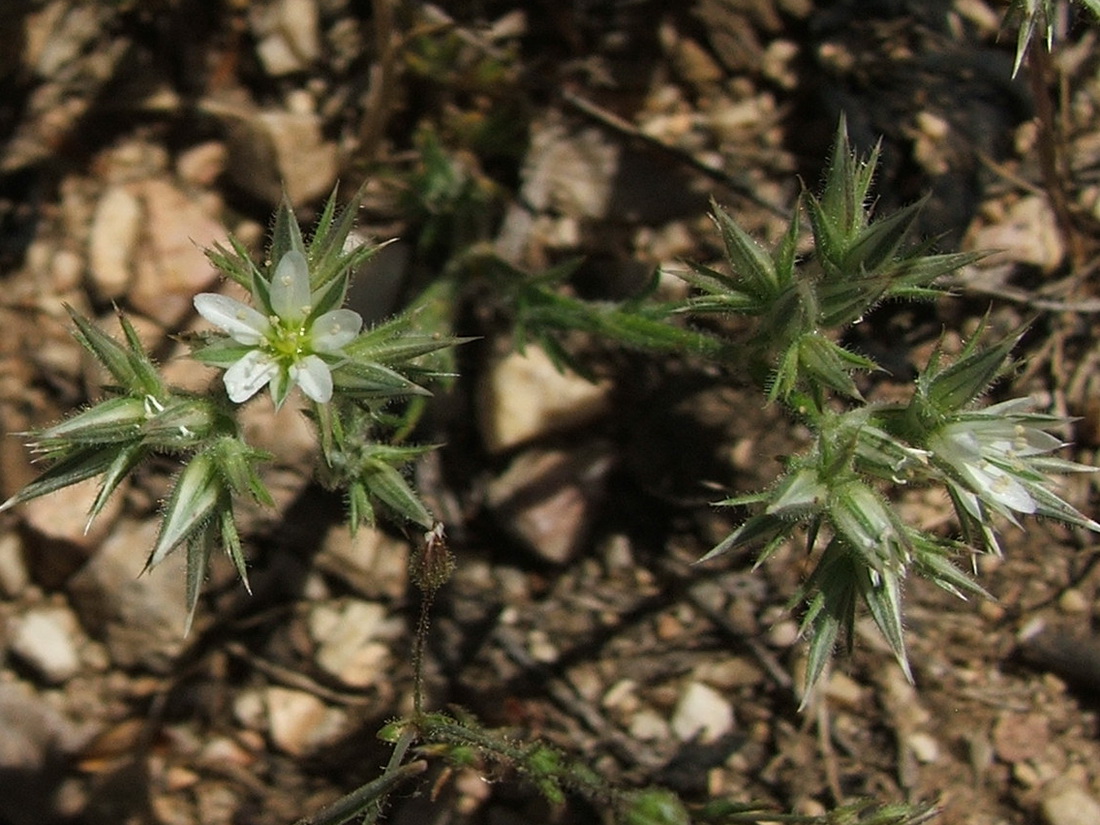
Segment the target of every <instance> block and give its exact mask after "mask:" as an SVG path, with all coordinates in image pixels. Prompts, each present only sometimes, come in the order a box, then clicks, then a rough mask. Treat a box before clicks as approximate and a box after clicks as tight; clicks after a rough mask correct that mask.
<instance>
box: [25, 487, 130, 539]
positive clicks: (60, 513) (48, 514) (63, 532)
mask: <svg viewBox="0 0 1100 825" xmlns="http://www.w3.org/2000/svg"><path fill="white" fill-rule="evenodd" d="M99 484H100V479H98V478H90V479H86V480H84V481H80V482H77V483H76V484H70V485H69V486H68V487H62V488H61V489H60V490H55V491H54V492H52V493H50V494H49V495H45V496H39V497H38V498H33V499H31V500H30V501H28V502H27V503H26V504H24V505H22V507H21V508H20V512H21V514H22V516H23V518H24V519H25V520H26V523H27V525H28V526H29V527H30V528H31V529H32V530H34V531H35V532H36V533H38V534H39V535H41V536H42V537H44V538H46V539H48V540H50V541H54V542H64V543H65V544H69V545H73V546H75V547H78V548H80V550H81V551H82V552H84V553H90V552H91V550H92V548H94V547H95V546H96V545H98V544H99V542H101V541H102V540H103V537H104V536H105V535H106V534H107V532H108V531H109V530H110V529H111V525H112V524H113V523H114V521H115V519H116V518H117V517H118V514H119V512H120V510H121V508H122V496H121V495H118V492H119V491H121V490H124V489H125V487H126V485H125V484H122V485H120V486H119V489H118V491H116V493H115V495H113V496H111V497H110V498H109V499H107V502H106V504H105V505H104V507H103V509H102V510H101V511H100V513H99V515H98V516H96V517H95V519H94V520H92V521H89V520H88V509H89V508H90V507H91V506H92V503H93V502H94V501H95V498H96V495H97V494H98V492H99Z"/></svg>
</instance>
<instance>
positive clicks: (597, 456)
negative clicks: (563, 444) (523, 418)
mask: <svg viewBox="0 0 1100 825" xmlns="http://www.w3.org/2000/svg"><path fill="white" fill-rule="evenodd" d="M612 462H613V459H612V456H611V452H610V450H609V448H608V447H607V445H604V444H601V443H595V444H592V445H588V446H586V447H581V448H578V449H574V450H572V451H569V452H566V451H563V450H548V451H542V450H529V451H527V452H525V453H523V454H522V455H520V456H518V457H517V458H516V460H515V461H513V462H512V464H511V466H510V467H509V468H508V469H507V470H506V471H505V472H504V473H503V474H502V475H501V476H499V477H498V478H495V479H493V481H492V482H490V484H489V496H488V498H489V506H490V508H491V509H492V511H493V514H494V515H495V516H496V518H497V519H498V520H500V522H501V523H502V525H503V526H504V528H505V529H506V530H507V531H508V532H509V533H511V534H512V535H513V536H515V537H516V538H517V539H518V540H519V541H521V542H522V543H523V544H524V545H526V546H527V548H528V549H529V550H531V552H533V553H534V554H535V555H537V556H538V557H539V558H541V559H543V560H545V561H549V562H553V563H555V564H562V563H564V562H567V561H569V560H570V559H571V558H572V557H573V556H574V555H575V554H576V552H577V551H578V550H579V549H580V548H581V547H582V546H583V544H584V542H585V540H586V539H587V537H588V533H589V530H590V527H591V524H592V518H593V516H594V514H595V508H596V507H597V506H598V504H599V502H600V499H601V498H602V497H603V491H604V484H605V481H606V478H607V473H608V472H609V470H610V469H611V465H612Z"/></svg>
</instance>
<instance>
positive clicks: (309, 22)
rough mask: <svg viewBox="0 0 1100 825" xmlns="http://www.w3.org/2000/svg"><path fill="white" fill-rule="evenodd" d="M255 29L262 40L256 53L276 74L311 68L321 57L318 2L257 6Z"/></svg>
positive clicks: (297, 0) (285, 1)
mask: <svg viewBox="0 0 1100 825" xmlns="http://www.w3.org/2000/svg"><path fill="white" fill-rule="evenodd" d="M251 8H252V10H253V26H254V29H255V31H256V34H257V35H258V37H259V43H258V44H257V46H256V51H257V53H258V54H259V56H260V60H261V61H262V62H263V64H264V68H265V69H267V73H268V74H270V75H275V76H276V77H278V76H280V75H285V74H290V73H292V72H299V71H302V70H304V69H307V68H309V66H310V64H311V63H313V62H314V61H316V60H317V58H318V57H319V56H320V54H321V38H320V30H319V20H318V9H317V3H316V2H314V0H278V2H276V3H274V4H273V5H264V4H257V5H253V6H252V7H251Z"/></svg>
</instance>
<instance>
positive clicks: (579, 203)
mask: <svg viewBox="0 0 1100 825" xmlns="http://www.w3.org/2000/svg"><path fill="white" fill-rule="evenodd" d="M619 154H620V151H619V148H618V147H617V146H616V145H615V144H614V142H612V141H609V140H608V139H607V137H606V136H605V135H604V134H603V133H602V132H601V131H600V130H598V129H594V128H589V129H582V130H580V131H577V130H574V129H571V128H570V127H569V126H567V125H566V124H565V123H563V122H562V120H561V118H560V117H558V116H554V115H552V116H551V117H550V118H549V119H547V120H546V121H541V122H536V123H535V124H533V125H532V127H531V146H530V149H529V150H528V152H527V160H526V162H525V167H524V169H523V180H524V184H523V200H524V202H526V203H529V204H531V206H532V207H533V209H534V210H535V211H536V212H546V211H551V212H556V213H559V214H561V215H567V216H571V217H578V218H602V217H604V216H605V215H606V214H607V208H608V205H609V204H610V202H611V196H612V191H613V186H612V184H613V181H614V178H615V175H616V173H617V172H618V169H619Z"/></svg>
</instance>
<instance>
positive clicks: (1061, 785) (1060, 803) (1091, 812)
mask: <svg viewBox="0 0 1100 825" xmlns="http://www.w3.org/2000/svg"><path fill="white" fill-rule="evenodd" d="M1040 807H1041V810H1042V813H1043V820H1044V821H1045V822H1046V823H1047V825H1100V802H1098V801H1097V800H1096V798H1095V797H1093V796H1092V795H1091V794H1089V793H1088V792H1087V791H1086V790H1085V789H1084V788H1082V787H1081V786H1080V785H1078V784H1076V783H1075V782H1073V781H1072V780H1070V779H1061V780H1055V781H1053V782H1051V784H1050V785H1049V786H1048V787H1047V788H1046V789H1045V792H1044V794H1043V801H1042V803H1041V806H1040Z"/></svg>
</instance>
